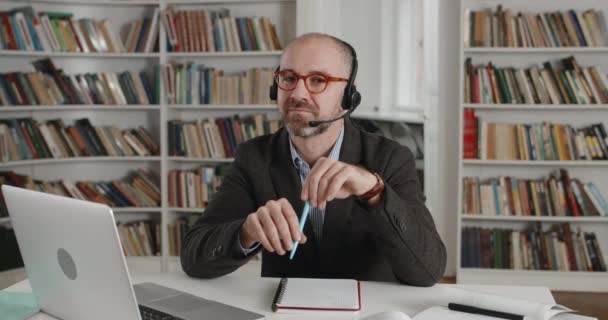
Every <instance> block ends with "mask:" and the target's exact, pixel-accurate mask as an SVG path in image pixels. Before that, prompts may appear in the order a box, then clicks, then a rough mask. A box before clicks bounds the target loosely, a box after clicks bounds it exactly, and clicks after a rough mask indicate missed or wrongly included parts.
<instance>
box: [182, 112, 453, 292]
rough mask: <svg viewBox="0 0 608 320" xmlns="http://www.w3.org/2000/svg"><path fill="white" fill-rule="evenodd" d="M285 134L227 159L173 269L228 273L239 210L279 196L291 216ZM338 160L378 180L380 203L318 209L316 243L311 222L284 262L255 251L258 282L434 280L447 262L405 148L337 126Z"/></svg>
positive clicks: (239, 256)
mask: <svg viewBox="0 0 608 320" xmlns="http://www.w3.org/2000/svg"><path fill="white" fill-rule="evenodd" d="M288 139H289V134H288V133H287V131H286V130H285V129H280V130H279V131H278V132H277V133H275V134H272V135H267V136H263V137H259V138H256V139H252V140H250V141H248V142H245V143H243V144H241V145H240V146H239V148H238V151H237V153H236V157H235V161H234V162H233V164H232V165H231V167H230V169H229V170H228V172H227V174H226V175H225V177H224V180H223V183H222V185H221V187H220V189H219V191H218V192H217V193H216V194H215V196H214V199H213V200H212V201H211V202H210V203H209V206H208V207H207V209H206V210H205V213H204V215H203V216H202V217H201V218H200V219H199V220H198V221H197V222H196V224H195V225H194V226H193V228H192V229H191V230H190V232H188V233H187V234H186V236H185V239H184V241H183V247H182V254H181V263H182V268H183V269H184V271H185V272H186V273H187V274H188V275H190V276H193V277H200V278H213V277H218V276H222V275H225V274H228V273H231V272H233V271H235V270H236V269H237V268H239V267H240V266H242V265H244V264H245V263H247V261H249V259H250V258H251V257H252V256H254V255H255V253H254V254H251V255H249V256H248V257H245V256H244V254H243V252H242V251H241V248H240V245H239V243H238V241H237V235H238V233H239V232H240V229H241V225H242V224H243V223H244V222H245V218H246V217H247V215H248V214H250V213H252V212H255V211H256V210H257V208H259V207H260V206H263V205H264V204H265V203H266V202H267V201H269V200H277V199H280V198H287V200H288V201H289V203H291V205H292V206H293V208H294V210H295V212H296V213H297V214H298V216H299V215H300V214H301V211H302V207H303V202H302V201H301V200H300V191H301V187H302V186H301V182H300V178H299V176H298V172H297V171H296V168H295V166H294V165H293V162H292V160H291V155H290V151H289V140H288ZM340 161H343V162H347V163H351V164H357V165H362V166H363V167H365V168H367V169H368V170H370V171H371V172H377V173H378V174H379V175H380V176H381V177H382V178H383V180H384V182H385V190H384V193H383V200H382V202H381V204H380V205H379V206H377V207H375V208H370V207H368V206H367V205H365V204H362V203H360V202H359V201H357V200H356V199H354V198H353V197H350V198H347V199H343V200H334V201H331V202H329V203H328V204H327V207H326V212H325V219H324V224H323V235H322V240H321V243H320V245H318V244H317V241H315V237H314V235H313V230H312V228H311V224H310V223H307V224H306V225H305V228H304V233H305V234H306V236H307V237H308V241H307V242H306V243H305V244H303V245H300V246H299V248H298V252H297V253H296V256H295V258H294V260H293V261H290V260H289V254H285V255H284V256H279V255H277V254H276V253H270V252H267V251H266V250H263V248H262V247H261V246H260V247H259V248H258V250H263V255H262V276H264V277H283V276H287V277H314V278H352V279H358V280H373V281H393V282H396V281H399V282H402V283H406V284H411V285H418V286H430V285H433V284H435V283H436V282H437V281H438V280H439V279H440V278H441V277H442V276H443V272H444V270H445V264H446V251H445V246H444V245H443V242H442V241H441V239H440V237H439V235H438V234H437V230H436V228H435V224H434V223H433V218H432V217H431V215H430V213H429V211H428V209H427V208H426V206H425V204H424V201H425V197H424V195H423V194H422V192H421V187H420V183H419V181H418V178H417V176H416V171H415V164H414V158H413V156H412V153H411V152H410V151H409V149H407V148H406V147H404V146H402V145H400V144H398V143H396V142H394V141H392V140H389V139H386V138H383V137H380V136H377V135H374V134H370V133H367V132H364V131H362V130H359V129H358V128H356V127H355V126H354V125H353V124H352V123H351V122H350V120H346V121H345V132H344V140H343V144H342V150H341V151H340Z"/></svg>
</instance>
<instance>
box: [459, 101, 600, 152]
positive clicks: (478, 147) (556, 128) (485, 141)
mask: <svg viewBox="0 0 608 320" xmlns="http://www.w3.org/2000/svg"><path fill="white" fill-rule="evenodd" d="M607 132H608V131H607V130H606V127H605V126H604V124H603V123H597V124H592V125H588V126H585V127H579V128H575V127H573V126H571V125H568V124H557V123H548V122H542V123H532V124H509V123H489V122H486V121H484V120H480V119H478V118H477V117H476V116H475V111H474V110H471V109H465V112H464V134H463V157H464V159H482V160H564V161H567V160H607V159H608V134H607Z"/></svg>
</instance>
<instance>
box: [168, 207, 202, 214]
mask: <svg viewBox="0 0 608 320" xmlns="http://www.w3.org/2000/svg"><path fill="white" fill-rule="evenodd" d="M168 210H169V212H172V213H198V214H202V213H205V208H180V207H170V208H169V209H168Z"/></svg>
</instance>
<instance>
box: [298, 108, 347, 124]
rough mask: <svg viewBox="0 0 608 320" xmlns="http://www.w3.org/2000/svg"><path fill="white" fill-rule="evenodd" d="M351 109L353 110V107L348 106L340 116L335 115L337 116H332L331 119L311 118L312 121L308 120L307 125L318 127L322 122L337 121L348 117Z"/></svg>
mask: <svg viewBox="0 0 608 320" xmlns="http://www.w3.org/2000/svg"><path fill="white" fill-rule="evenodd" d="M353 111H355V108H350V109H348V111H346V112H344V114H342V115H341V116H339V117H337V118H333V119H329V120H313V121H308V126H309V127H313V128H314V127H318V126H320V125H322V124H324V123H330V122H334V121H338V120H340V119H344V118H346V117H348V116H349V115H350V114H351V113H352V112H353Z"/></svg>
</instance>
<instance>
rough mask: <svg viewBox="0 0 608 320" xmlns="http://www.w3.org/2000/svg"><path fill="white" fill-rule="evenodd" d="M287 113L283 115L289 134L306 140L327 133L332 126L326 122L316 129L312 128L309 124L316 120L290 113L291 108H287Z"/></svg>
mask: <svg viewBox="0 0 608 320" xmlns="http://www.w3.org/2000/svg"><path fill="white" fill-rule="evenodd" d="M285 113H286V114H284V115H283V122H284V123H285V128H286V129H287V132H289V134H290V135H292V136H294V137H303V138H306V137H314V136H318V135H320V134H322V133H324V132H325V131H327V129H329V127H330V126H331V124H332V122H324V123H321V124H320V125H318V126H316V127H311V126H309V125H308V122H309V121H312V120H316V119H310V120H306V119H305V118H304V117H303V116H302V115H301V114H298V113H290V112H289V108H287V110H286V111H285Z"/></svg>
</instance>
